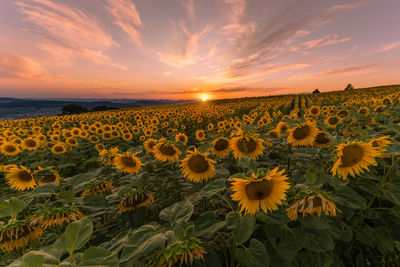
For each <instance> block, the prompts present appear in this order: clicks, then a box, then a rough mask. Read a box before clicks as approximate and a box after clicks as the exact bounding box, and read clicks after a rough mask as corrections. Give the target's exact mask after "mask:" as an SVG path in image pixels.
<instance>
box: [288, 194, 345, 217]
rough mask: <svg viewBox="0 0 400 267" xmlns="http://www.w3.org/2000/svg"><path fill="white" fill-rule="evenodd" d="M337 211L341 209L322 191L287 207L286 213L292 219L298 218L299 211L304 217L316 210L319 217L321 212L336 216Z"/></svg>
mask: <svg viewBox="0 0 400 267" xmlns="http://www.w3.org/2000/svg"><path fill="white" fill-rule="evenodd" d="M336 211H339V210H338V208H337V207H336V205H335V203H333V201H332V200H330V199H329V197H328V196H327V195H326V194H325V196H324V195H323V194H321V193H318V194H314V195H309V196H305V197H302V198H300V199H299V200H297V201H295V202H294V203H293V204H292V205H290V207H289V208H287V209H286V213H287V215H288V217H289V218H290V220H292V221H295V220H297V219H298V214H299V213H302V214H303V218H304V216H305V215H306V214H313V213H314V212H316V213H317V214H318V217H321V213H324V214H325V215H326V216H332V217H336Z"/></svg>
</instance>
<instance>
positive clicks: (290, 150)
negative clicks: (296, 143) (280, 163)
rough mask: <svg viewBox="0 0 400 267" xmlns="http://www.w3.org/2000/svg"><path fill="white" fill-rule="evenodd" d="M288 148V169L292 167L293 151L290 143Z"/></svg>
mask: <svg viewBox="0 0 400 267" xmlns="http://www.w3.org/2000/svg"><path fill="white" fill-rule="evenodd" d="M288 150H289V156H288V162H287V169H288V170H289V169H290V159H291V158H290V154H291V153H292V146H291V145H290V144H288Z"/></svg>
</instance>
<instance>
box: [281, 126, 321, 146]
mask: <svg viewBox="0 0 400 267" xmlns="http://www.w3.org/2000/svg"><path fill="white" fill-rule="evenodd" d="M317 134H318V129H317V127H316V126H315V123H312V122H306V123H304V124H302V125H298V126H296V127H294V128H292V129H290V130H289V136H288V141H289V142H290V143H291V144H292V145H293V146H308V145H311V144H312V143H313V142H314V139H315V137H316V136H317Z"/></svg>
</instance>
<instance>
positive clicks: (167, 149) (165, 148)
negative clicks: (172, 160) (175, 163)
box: [160, 144, 176, 156]
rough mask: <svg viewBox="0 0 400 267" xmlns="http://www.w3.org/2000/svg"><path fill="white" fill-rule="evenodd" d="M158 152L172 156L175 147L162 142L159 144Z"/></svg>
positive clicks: (174, 152)
mask: <svg viewBox="0 0 400 267" xmlns="http://www.w3.org/2000/svg"><path fill="white" fill-rule="evenodd" d="M160 152H161V153H162V154H164V155H167V156H173V155H175V154H176V151H175V148H174V147H173V146H171V145H170V144H162V145H161V146H160Z"/></svg>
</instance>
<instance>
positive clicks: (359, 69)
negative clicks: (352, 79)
mask: <svg viewBox="0 0 400 267" xmlns="http://www.w3.org/2000/svg"><path fill="white" fill-rule="evenodd" d="M377 65H379V63H375V64H369V65H358V66H350V67H345V68H337V69H332V70H327V71H324V72H321V73H319V75H339V74H348V73H352V74H354V73H365V72H370V71H371V69H372V68H373V67H375V66H377Z"/></svg>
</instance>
